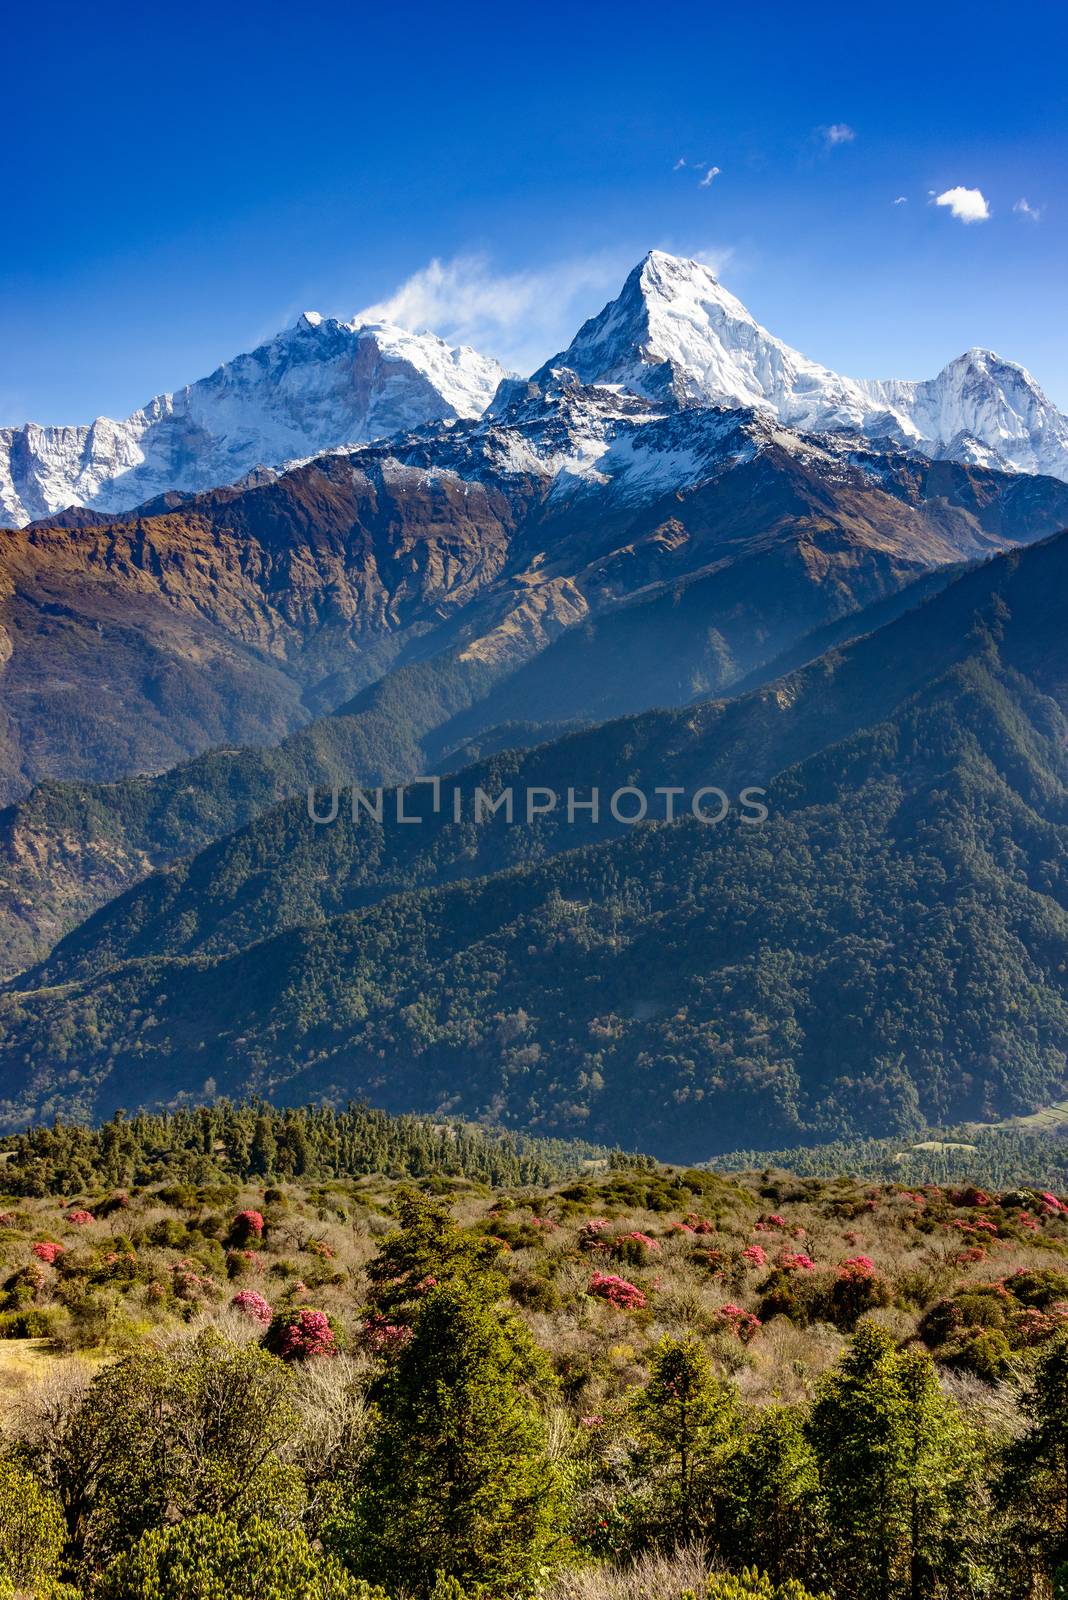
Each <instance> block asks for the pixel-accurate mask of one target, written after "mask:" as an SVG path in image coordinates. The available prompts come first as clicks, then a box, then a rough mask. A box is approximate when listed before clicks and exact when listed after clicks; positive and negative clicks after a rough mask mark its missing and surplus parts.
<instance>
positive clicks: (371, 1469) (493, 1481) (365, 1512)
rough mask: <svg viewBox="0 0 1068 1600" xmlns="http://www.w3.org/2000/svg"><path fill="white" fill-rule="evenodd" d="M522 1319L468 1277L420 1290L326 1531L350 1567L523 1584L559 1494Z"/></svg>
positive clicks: (543, 1550) (402, 1577)
mask: <svg viewBox="0 0 1068 1600" xmlns="http://www.w3.org/2000/svg"><path fill="white" fill-rule="evenodd" d="M548 1381H549V1380H548V1376H547V1371H546V1369H545V1367H544V1365H543V1359H542V1357H541V1356H540V1353H539V1352H538V1351H537V1349H536V1347H535V1346H534V1344H533V1342H532V1340H531V1339H530V1336H529V1334H528V1333H527V1331H526V1328H525V1326H524V1325H523V1324H522V1323H520V1322H519V1321H518V1320H517V1319H515V1318H513V1317H512V1316H511V1315H510V1314H508V1313H505V1312H502V1311H501V1310H500V1309H499V1308H498V1307H497V1306H496V1305H495V1304H494V1303H493V1301H492V1299H490V1298H489V1296H488V1295H487V1294H486V1293H485V1292H484V1290H483V1289H481V1288H480V1286H478V1285H473V1284H470V1283H463V1282H459V1281H457V1282H453V1283H449V1284H446V1285H444V1286H442V1287H441V1288H438V1289H435V1290H432V1291H431V1292H430V1293H429V1294H428V1295H427V1297H426V1298H425V1300H424V1302H423V1305H422V1308H421V1310H420V1312H419V1314H418V1317H417V1319H416V1323H415V1327H414V1331H413V1334H412V1337H411V1339H410V1341H409V1342H408V1344H407V1345H406V1346H405V1348H404V1349H403V1351H402V1352H401V1354H400V1356H399V1358H398V1359H397V1362H396V1365H395V1367H394V1368H393V1369H392V1371H391V1372H389V1373H388V1374H387V1376H386V1378H385V1379H384V1381H383V1384H382V1387H381V1392H380V1395H379V1397H378V1423H377V1428H376V1430H375V1434H374V1437H373V1442H372V1445H371V1449H370V1452H369V1456H368V1459H367V1462H366V1465H365V1469H364V1471H363V1473H362V1475H361V1482H362V1491H361V1492H360V1493H359V1495H358V1500H357V1506H356V1511H355V1516H354V1518H353V1519H352V1521H351V1522H350V1524H349V1525H348V1527H347V1529H339V1530H337V1533H336V1542H337V1543H338V1546H339V1548H341V1549H342V1550H343V1551H346V1552H347V1553H348V1557H349V1560H350V1561H351V1563H352V1565H353V1566H354V1567H355V1569H356V1570H357V1571H360V1572H362V1573H363V1574H364V1575H365V1576H367V1577H370V1578H373V1579H375V1580H377V1581H379V1582H381V1583H383V1584H384V1585H385V1586H386V1587H387V1588H392V1587H400V1588H403V1589H405V1590H406V1591H407V1590H410V1591H412V1593H413V1594H415V1595H417V1596H420V1597H423V1596H427V1595H430V1594H432V1592H433V1590H434V1587H435V1584H436V1583H437V1582H439V1580H441V1579H442V1578H443V1577H444V1578H454V1579H456V1580H457V1581H458V1582H459V1583H460V1584H462V1585H463V1586H464V1588H465V1589H466V1590H467V1591H468V1593H469V1594H470V1595H471V1596H473V1597H474V1596H486V1597H492V1600H509V1597H512V1596H518V1595H526V1594H527V1593H529V1592H530V1591H531V1589H532V1588H533V1586H534V1584H535V1582H536V1580H537V1578H538V1575H539V1573H540V1572H541V1571H542V1569H543V1568H544V1566H545V1565H546V1562H547V1559H548V1557H549V1555H550V1552H551V1550H552V1548H553V1546H554V1543H555V1541H556V1535H555V1532H554V1524H555V1522H556V1520H557V1511H558V1495H557V1485H556V1478H555V1473H554V1469H553V1467H552V1465H551V1463H550V1462H549V1459H548V1457H547V1454H546V1440H545V1431H544V1425H543V1421H542V1417H541V1414H540V1411H539V1408H538V1405H537V1402H536V1398H535V1391H536V1390H537V1388H538V1387H539V1386H542V1385H547V1384H548Z"/></svg>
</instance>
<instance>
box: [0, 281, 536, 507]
mask: <svg viewBox="0 0 1068 1600" xmlns="http://www.w3.org/2000/svg"><path fill="white" fill-rule="evenodd" d="M504 376H505V372H504V368H503V367H501V366H500V365H499V363H498V362H496V361H493V360H492V359H490V358H489V357H487V356H482V355H479V354H478V352H477V351H475V350H471V349H470V348H468V347H467V346H460V347H459V348H455V349H454V348H452V347H451V346H449V345H448V344H446V343H445V341H444V340H443V339H439V338H438V337H437V335H436V334H432V333H410V332H408V330H407V329H404V328H398V327H394V326H392V325H390V324H388V323H377V324H366V325H365V324H361V323H358V322H355V321H354V322H341V321H338V320H337V319H336V318H333V317H324V316H321V315H320V314H319V313H318V312H313V311H305V312H304V313H303V314H302V315H301V316H300V317H298V318H297V320H296V322H295V323H294V324H293V325H292V326H291V327H289V328H287V329H285V330H284V332H282V333H280V334H277V335H276V336H275V338H273V339H269V340H268V341H267V342H266V343H265V344H262V345H259V346H258V347H257V348H256V349H255V350H251V351H249V352H247V353H246V354H244V355H240V356H237V357H236V358H235V359H234V360H233V361H229V362H227V363H225V364H224V365H223V366H221V367H219V368H217V370H216V371H215V372H213V373H212V374H211V375H210V377H207V378H202V379H200V381H199V382H197V383H193V384H190V385H189V386H188V387H186V388H184V389H181V390H179V391H178V392H177V393H176V394H173V395H172V394H161V395H157V396H156V397H155V399H153V400H151V401H149V403H148V404H147V405H146V406H143V407H142V408H141V409H140V410H138V411H135V412H134V413H133V415H132V416H130V417H127V418H126V419H125V420H124V421H121V422H115V421H112V420H111V419H110V418H108V417H98V418H97V419H96V421H95V422H92V423H89V424H88V425H85V426H80V427H60V428H55V427H52V428H50V427H41V426H38V425H37V424H35V423H28V424H26V425H25V426H24V427H22V428H4V429H0V525H7V526H11V525H15V526H18V525H20V524H22V523H24V522H28V521H31V520H33V519H35V518H39V517H45V516H48V515H50V514H51V513H53V512H55V511H60V510H63V509H65V508H66V507H68V506H72V505H87V506H92V507H94V508H95V509H98V510H101V511H105V512H110V511H123V510H126V509H128V508H129V507H131V506H135V505H138V504H140V503H141V502H142V501H144V500H147V499H150V498H151V497H152V496H154V495H158V494H161V493H164V492H165V491H167V490H170V489H182V490H196V489H208V488H214V487H216V486H217V485H219V484H226V483H232V482H234V481H235V480H237V479H238V478H241V477H243V476H244V475H245V474H246V473H247V472H249V471H251V470H252V469H253V468H255V467H258V466H280V465H282V464H283V463H285V462H287V461H290V460H293V459H294V458H298V457H303V456H308V455H315V454H318V453H320V452H321V451H324V450H331V449H336V448H338V447H339V446H341V445H344V444H350V443H357V442H361V441H364V440H368V439H375V438H380V437H383V436H384V435H386V434H390V433H396V432H399V431H404V430H407V429H410V428H414V427H419V426H421V425H422V424H424V423H426V422H435V421H440V420H442V419H446V418H450V417H451V418H456V417H468V418H469V417H477V416H480V415H481V414H482V412H483V411H484V410H485V409H486V406H487V405H488V404H489V401H490V399H491V398H492V396H493V394H494V392H495V390H496V389H497V387H498V385H499V383H500V381H501V379H502V378H503V377H504Z"/></svg>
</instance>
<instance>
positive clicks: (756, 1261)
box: [742, 1244, 768, 1267]
mask: <svg viewBox="0 0 1068 1600" xmlns="http://www.w3.org/2000/svg"><path fill="white" fill-rule="evenodd" d="M742 1260H743V1261H746V1262H748V1264H749V1265H750V1266H751V1267H765V1266H767V1264H768V1253H767V1251H766V1250H765V1249H764V1246H763V1245H761V1244H750V1245H747V1246H746V1248H745V1249H744V1250H743V1251H742Z"/></svg>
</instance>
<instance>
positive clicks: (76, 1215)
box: [67, 1211, 96, 1228]
mask: <svg viewBox="0 0 1068 1600" xmlns="http://www.w3.org/2000/svg"><path fill="white" fill-rule="evenodd" d="M95 1220H96V1219H95V1218H94V1216H93V1213H92V1212H91V1211H68V1212H67V1221H68V1222H73V1224H74V1226H75V1227H76V1228H84V1227H85V1225H86V1223H87V1222H93V1221H95Z"/></svg>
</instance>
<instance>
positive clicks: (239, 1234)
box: [230, 1211, 263, 1245]
mask: <svg viewBox="0 0 1068 1600" xmlns="http://www.w3.org/2000/svg"><path fill="white" fill-rule="evenodd" d="M262 1238H263V1217H262V1215H261V1213H260V1212H259V1211H239V1212H238V1213H237V1216H236V1217H235V1218H234V1220H233V1222H232V1223H231V1224H230V1242H231V1244H235V1245H244V1244H251V1243H253V1242H254V1241H256V1240H259V1239H262Z"/></svg>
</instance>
